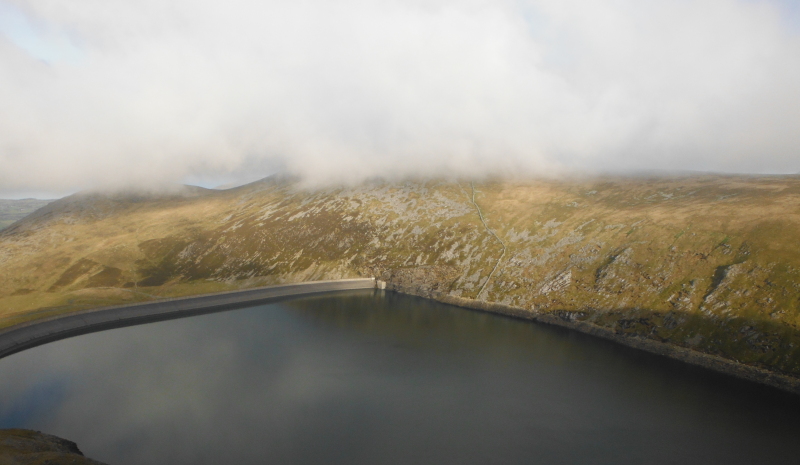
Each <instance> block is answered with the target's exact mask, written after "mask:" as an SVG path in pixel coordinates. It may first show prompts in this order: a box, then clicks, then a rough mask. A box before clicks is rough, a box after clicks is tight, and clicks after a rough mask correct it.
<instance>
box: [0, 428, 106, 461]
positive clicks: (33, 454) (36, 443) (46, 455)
mask: <svg viewBox="0 0 800 465" xmlns="http://www.w3.org/2000/svg"><path fill="white" fill-rule="evenodd" d="M0 464H2V465H45V464H47V465H68V464H70V465H73V464H74V465H103V464H102V463H101V462H98V461H96V460H92V459H88V458H86V457H84V456H83V453H82V452H81V451H80V450H79V449H78V446H77V445H76V444H75V443H74V442H72V441H67V440H66V439H61V438H59V437H56V436H51V435H49V434H44V433H40V432H38V431H31V430H27V429H5V430H0Z"/></svg>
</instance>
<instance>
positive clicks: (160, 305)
mask: <svg viewBox="0 0 800 465" xmlns="http://www.w3.org/2000/svg"><path fill="white" fill-rule="evenodd" d="M367 289H375V290H384V289H386V290H390V291H392V292H397V293H400V294H406V295H411V296H415V297H421V298H425V299H430V300H434V301H437V302H441V303H444V304H448V305H454V306H457V307H462V308H467V309H471V310H478V311H483V312H487V313H493V314H497V315H503V316H508V317H512V318H518V319H522V320H528V321H533V322H537V323H541V324H547V325H553V326H560V327H563V328H567V329H570V330H574V331H578V332H580V333H584V334H588V335H591V336H595V337H599V338H602V339H605V340H609V341H613V342H615V343H618V344H621V345H624V346H627V347H631V348H634V349H638V350H642V351H645V352H650V353H653V354H656V355H661V356H664V357H668V358H670V359H673V360H678V361H681V362H684V363H688V364H690V365H694V366H698V367H701V368H705V369H708V370H712V371H714V372H717V373H722V374H726V375H729V376H733V377H736V378H739V379H744V380H747V381H751V382H755V383H758V384H761V385H766V386H770V387H773V388H776V389H779V390H781V391H784V392H788V393H791V394H795V395H800V378H795V377H792V376H789V375H784V374H780V373H776V372H773V371H769V370H766V369H763V368H758V367H753V366H750V365H745V364H742V363H739V362H736V361H734V360H730V359H727V358H723V357H720V356H717V355H711V354H707V353H704V352H699V351H696V350H692V349H688V348H685V347H681V346H678V345H674V344H670V343H666V342H659V341H655V340H652V339H646V338H642V337H638V336H627V335H624V334H619V333H617V332H615V331H614V330H613V329H610V328H605V327H602V326H597V325H594V324H592V323H587V322H584V321H573V320H567V319H563V318H560V317H558V316H557V315H554V314H549V313H536V312H532V311H529V310H525V309H523V308H518V307H513V306H510V305H504V304H499V303H493V302H486V301H481V300H473V299H467V298H464V297H454V296H450V295H446V294H441V293H438V292H424V293H423V292H414V291H413V290H411V289H405V288H398V287H395V286H394V285H392V284H391V283H386V282H384V281H380V280H377V279H375V278H356V279H342V280H329V281H309V282H302V283H291V284H280V285H273V286H266V287H260V288H254V289H243V290H236V291H226V292H219V293H214V294H204V295H198V296H187V297H175V298H170V299H163V300H157V301H152V302H140V303H135V304H127V305H118V306H111V307H100V308H94V309H87V310H81V311H78V312H75V313H70V314H67V315H58V316H54V317H49V318H44V319H40V320H33V321H30V322H27V323H23V324H20V325H15V326H11V327H9V328H5V329H3V330H0V359H2V358H4V357H7V356H9V355H12V354H15V353H17V352H21V351H23V350H27V349H31V348H33V347H36V346H39V345H43V344H47V343H49V342H54V341H58V340H61V339H66V338H69V337H73V336H78V335H81V334H88V333H93V332H97V331H104V330H107V329H114V328H121V327H125V326H134V325H138V324H145V323H152V322H156V321H165V320H171V319H177V318H183V317H188V316H194V315H201V314H205V313H213V312H218V311H225V310H234V309H236V308H240V307H243V306H248V305H253V304H262V303H272V302H278V301H281V300H286V299H292V298H298V297H305V296H311V295H317V294H325V293H330V292H337V291H353V290H367Z"/></svg>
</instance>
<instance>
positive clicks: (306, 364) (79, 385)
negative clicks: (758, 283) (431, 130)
mask: <svg viewBox="0 0 800 465" xmlns="http://www.w3.org/2000/svg"><path fill="white" fill-rule="evenodd" d="M0 427H26V428H33V429H40V430H43V431H46V432H49V433H52V434H58V435H61V436H63V437H67V438H70V439H72V440H75V441H76V442H78V444H79V445H80V446H81V448H82V449H83V450H84V452H86V453H87V455H88V456H90V457H94V458H97V459H98V460H104V461H107V462H109V463H112V464H135V463H193V464H203V463H209V464H210V463H320V462H325V463H459V464H465V463H554V464H557V463H596V464H602V463H608V464H612V463H613V464H626V463H630V464H634V463H651V464H661V463H663V464H668V463H681V464H691V463H698V464H700V463H702V464H706V463H727V464H737V463H742V464H744V463H748V464H749V463H776V464H780V463H787V464H788V463H791V464H794V463H797V460H798V459H797V458H798V457H800V444H798V441H797V440H796V438H797V437H800V401H799V400H798V398H797V397H796V396H792V395H788V394H784V393H782V392H780V391H777V390H774V389H771V388H766V387H762V386H758V385H755V384H752V383H749V382H745V381H740V380H737V379H733V378H730V377H728V376H725V375H719V374H716V373H712V372H708V371H706V370H703V369H700V368H697V367H692V366H689V365H686V364H683V363H680V362H676V361H672V360H669V359H666V358H663V357H659V356H655V355H652V354H648V353H645V352H640V351H636V350H633V349H630V348H626V347H623V346H620V345H617V344H614V343H611V342H609V341H605V340H601V339H597V338H594V337H592V336H587V335H584V334H580V333H576V332H573V331H569V330H566V329H563V328H558V327H550V326H544V325H539V324H535V323H531V322H527V321H521V320H515V319H512V318H506V317H500V316H496V315H491V314H487V313H482V312H476V311H472V310H466V309H462V308H457V307H453V306H448V305H444V304H440V303H437V302H433V301H429V300H425V299H420V298H416V297H410V296H404V295H400V294H394V293H385V294H384V293H381V292H369V291H367V292H363V291H362V292H353V293H348V294H340V295H336V296H328V297H324V296H321V297H313V298H305V299H298V300H294V301H290V302H285V303H281V304H274V305H264V306H258V307H252V308H248V309H241V310H236V311H231V312H224V313H219V314H212V315H204V316H199V317H192V318H187V319H182V320H174V321H168V322H161V323H153V324H148V325H143V326H138V327H130V328H122V329H116V330H112V331H105V332H102V333H96V334H91V335H85V336H80V337H76V338H73V339H69V340H64V341H59V342H56V343H52V344H48V345H46V346H42V347H38V348H35V349H31V350H29V351H26V352H22V353H19V354H16V355H14V356H11V357H9V358H7V359H4V360H0Z"/></svg>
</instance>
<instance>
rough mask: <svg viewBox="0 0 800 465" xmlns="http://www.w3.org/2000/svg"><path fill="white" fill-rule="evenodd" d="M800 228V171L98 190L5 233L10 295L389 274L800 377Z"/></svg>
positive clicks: (41, 305) (156, 292) (95, 299)
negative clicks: (161, 191)
mask: <svg viewBox="0 0 800 465" xmlns="http://www.w3.org/2000/svg"><path fill="white" fill-rule="evenodd" d="M798 238H800V178H798V177H762V178H757V177H734V176H729V177H724V176H695V177H683V178H654V179H600V180H585V181H570V182H567V181H563V182H555V181H530V182H495V183H483V184H475V185H474V187H473V185H472V184H471V183H469V182H455V181H452V182H449V181H448V182H446V181H428V182H413V183H412V182H409V183H401V184H370V185H362V186H358V187H353V188H343V189H331V190H325V191H304V190H302V189H300V188H299V187H298V186H297V185H296V184H293V183H291V182H288V181H280V180H267V181H262V182H259V183H254V184H252V185H248V186H244V187H242V188H238V189H232V190H228V191H197V192H194V191H192V192H191V193H188V194H187V193H184V194H181V195H177V194H174V193H173V194H170V195H165V196H161V197H159V196H156V195H150V196H147V197H136V198H132V197H126V196H122V195H117V196H97V195H94V196H91V195H84V196H82V197H81V196H78V197H74V198H70V199H66V200H63V201H59V202H57V203H54V204H51V205H50V206H48V207H47V211H46V212H38V213H37V214H36V215H34V216H33V217H31V218H30V219H28V220H24V221H22V222H19V223H17V224H16V225H14V226H13V227H12V228H9V229H8V230H5V231H3V232H2V233H0V273H2V276H3V277H4V279H3V280H2V281H0V310H2V311H4V312H5V313H4V315H5V316H6V319H5V320H4V321H5V322H6V324H12V323H14V322H19V321H22V320H23V319H25V318H32V317H35V316H41V315H49V314H52V313H53V312H62V311H69V310H71V309H77V308H86V307H91V306H100V305H109V304H115V303H122V302H126V301H131V300H141V299H151V298H154V297H158V296H176V295H187V294H195V293H203V292H211V291H217V290H228V289H235V288H243V287H252V286H258V285H265V284H272V283H279V282H292V281H303V280H315V279H336V278H343V277H357V276H376V277H379V278H381V279H383V280H385V281H387V282H388V283H389V287H390V288H393V289H396V290H400V291H403V292H407V293H412V294H417V295H422V296H428V297H434V298H438V299H440V300H443V299H447V298H449V299H469V300H472V301H479V302H486V303H494V304H498V305H504V306H507V307H513V308H515V309H518V310H519V311H523V312H527V314H530V315H550V316H552V317H553V318H558V320H559V321H567V322H570V323H571V324H575V325H577V324H578V323H580V324H582V325H584V326H586V325H593V327H597V328H603V329H604V330H607V331H611V332H613V334H616V335H618V336H619V337H620V338H625V337H636V338H645V339H647V340H652V341H657V342H666V343H669V344H672V345H675V346H681V347H684V348H690V349H694V350H698V351H701V352H705V353H708V354H713V355H718V356H721V357H725V358H727V359H729V360H734V361H737V362H741V363H744V364H749V365H752V366H757V367H761V368H766V369H769V370H772V371H774V372H777V373H784V374H788V375H791V376H795V377H797V376H800V328H799V325H800V245H798ZM31 312H35V313H31Z"/></svg>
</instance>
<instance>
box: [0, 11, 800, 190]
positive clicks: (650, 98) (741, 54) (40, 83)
mask: <svg viewBox="0 0 800 465" xmlns="http://www.w3.org/2000/svg"><path fill="white" fill-rule="evenodd" d="M0 2H2V3H0V5H1V6H3V8H5V9H6V10H8V11H12V10H13V11H14V12H16V13H18V14H19V15H21V16H22V17H23V18H25V19H27V21H28V22H29V27H30V29H31V30H33V31H34V32H35V35H36V40H37V41H39V43H38V45H37V47H38V48H31V47H26V40H29V38H28V39H26V36H25V34H21V33H20V32H19V30H18V29H16V30H15V29H13V28H9V27H6V28H5V29H4V30H3V32H4V35H0V102H2V111H1V112H0V192H14V191H24V190H27V191H32V190H50V191H59V190H60V191H69V190H75V189H81V188H87V187H108V186H130V185H143V184H147V185H151V184H159V183H164V182H183V181H186V180H187V179H190V180H191V179H195V180H197V179H199V180H203V182H205V183H209V184H211V183H213V182H215V181H216V180H219V182H220V183H222V182H234V181H236V180H240V181H246V180H252V179H253V178H257V177H260V176H265V175H268V174H270V173H272V172H275V171H287V172H290V173H292V174H297V175H300V176H302V177H303V178H304V179H306V180H307V182H309V183H329V182H348V181H359V180H362V179H365V178H369V177H394V176H414V175H442V174H452V175H460V176H480V175H486V174H501V175H502V174H524V175H550V174H559V173H568V172H575V171H580V172H596V171H604V172H608V171H612V172H619V171H636V170H648V169H691V170H710V171H727V172H771V173H790V172H791V173H794V172H798V171H800V131H798V130H797V128H798V127H800V111H798V108H800V86H798V85H797V83H798V82H800V34H798V28H797V22H796V21H794V20H792V19H791V18H790V17H789V16H787V15H788V14H789V13H790V11H789V10H788V9H787V7H786V6H785V4H781V3H778V2H768V1H752V0H750V1H744V0H692V1H688V0H675V1H657V2H641V1H635V0H600V1H581V0H530V1H511V0H509V1H499V2H498V1H491V2H489V1H486V2H484V1H480V0H475V1H469V0H465V1H448V0H439V1H425V2H422V1H417V0H408V1H390V0H386V1H371V2H366V1H360V0H343V1H339V2H327V1H321V0H308V1H303V2H297V1H291V2H290V1H285V0H273V1H259V2H256V1H252V0H231V1H228V2H208V1H197V0H193V1H188V0H169V1H155V0H140V1H137V2H132V1H127V0H126V1H123V0H102V1H101V0H88V1H85V2H81V3H80V4H75V3H70V4H64V3H63V2H51V1H46V0H30V1H24V0H0ZM48 40H50V41H51V43H53V44H57V47H55V46H54V47H53V48H52V49H51V50H50V51H49V52H48V53H46V54H43V53H38V54H37V50H42V45H41V42H42V41H44V42H45V43H46V41H48ZM65 43H66V44H68V45H69V46H66V45H64V44H65ZM45 48H46V47H45Z"/></svg>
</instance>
